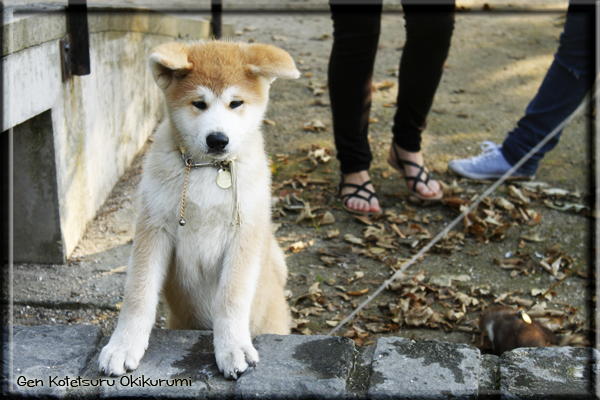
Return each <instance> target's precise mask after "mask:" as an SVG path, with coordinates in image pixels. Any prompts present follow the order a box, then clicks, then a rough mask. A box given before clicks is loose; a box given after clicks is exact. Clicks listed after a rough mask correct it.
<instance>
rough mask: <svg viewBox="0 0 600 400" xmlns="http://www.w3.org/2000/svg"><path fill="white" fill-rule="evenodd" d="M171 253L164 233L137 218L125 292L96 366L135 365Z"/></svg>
mask: <svg viewBox="0 0 600 400" xmlns="http://www.w3.org/2000/svg"><path fill="white" fill-rule="evenodd" d="M171 254H172V241H171V240H170V238H169V237H168V235H167V233H166V232H165V231H164V230H162V229H158V228H153V227H150V226H149V225H148V224H147V221H145V220H144V218H143V217H142V218H140V220H138V223H137V226H136V233H135V238H134V245H133V254H132V258H131V265H130V266H129V268H128V269H127V279H126V282H125V296H124V299H123V305H122V306H121V312H120V314H119V321H118V323H117V328H116V329H115V331H114V332H113V334H112V336H111V338H110V341H109V342H108V344H107V345H106V346H105V347H104V349H102V352H101V353H100V357H99V358H98V363H99V366H98V369H99V370H100V372H102V373H104V374H106V375H113V376H119V375H123V374H124V373H125V372H129V371H133V370H134V369H136V368H137V367H138V365H139V363H140V360H141V359H142V357H143V355H144V352H145V351H146V349H147V348H148V339H149V337H150V332H151V330H152V326H153V325H154V318H155V316H156V306H157V303H158V296H159V294H160V291H161V288H162V285H163V281H164V277H165V273H166V270H167V267H168V264H169V262H170V258H171Z"/></svg>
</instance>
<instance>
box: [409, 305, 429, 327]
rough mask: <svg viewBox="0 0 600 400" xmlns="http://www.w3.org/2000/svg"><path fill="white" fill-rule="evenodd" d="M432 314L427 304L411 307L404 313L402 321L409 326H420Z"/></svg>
mask: <svg viewBox="0 0 600 400" xmlns="http://www.w3.org/2000/svg"><path fill="white" fill-rule="evenodd" d="M431 316H433V310H432V309H431V308H429V307H427V306H425V307H418V308H413V309H412V310H410V311H409V312H407V313H406V315H405V317H404V321H405V322H406V325H409V326H420V325H424V324H425V323H426V322H427V320H428V319H429V318H430V317H431Z"/></svg>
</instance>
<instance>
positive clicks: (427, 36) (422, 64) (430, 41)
mask: <svg viewBox="0 0 600 400" xmlns="http://www.w3.org/2000/svg"><path fill="white" fill-rule="evenodd" d="M440 3H441V2H440ZM402 7H403V10H404V18H405V21H406V43H405V46H404V50H403V52H402V58H401V60H400V76H399V88H398V99H397V107H398V109H397V111H396V115H395V116H394V126H393V128H392V132H393V134H394V140H393V142H392V146H394V145H395V148H394V147H390V152H389V156H390V160H391V164H392V165H395V166H397V167H398V169H400V170H401V171H402V172H403V173H404V175H405V176H406V177H417V176H418V177H419V178H420V179H417V180H416V181H417V182H416V185H415V186H414V190H415V191H416V195H420V196H421V197H425V198H429V197H431V198H439V197H441V192H440V185H439V183H438V182H436V181H434V180H430V181H428V182H427V184H425V183H424V182H420V183H419V181H420V180H422V181H427V174H426V172H422V170H421V168H420V166H423V154H422V152H421V133H422V132H423V131H424V130H425V127H426V125H427V123H426V121H427V115H428V113H429V110H430V108H431V105H432V103H433V98H434V96H435V92H436V90H437V88H438V85H439V83H440V80H441V77H442V73H443V69H444V63H445V62H446V58H447V57H448V51H449V49H450V39H451V37H452V32H453V30H454V0H450V1H448V0H446V1H445V2H443V4H437V5H418V4H417V5H415V4H414V2H412V3H410V4H404V2H403V5H402ZM394 150H395V151H394ZM398 158H399V159H401V160H405V161H408V162H407V163H398V160H397V159H398ZM417 166H419V167H417ZM406 183H407V185H408V187H409V189H411V190H412V189H413V185H414V184H415V180H414V179H407V182H406Z"/></svg>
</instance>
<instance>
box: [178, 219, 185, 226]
mask: <svg viewBox="0 0 600 400" xmlns="http://www.w3.org/2000/svg"><path fill="white" fill-rule="evenodd" d="M179 225H181V226H184V225H185V219H183V218H181V219H180V220H179Z"/></svg>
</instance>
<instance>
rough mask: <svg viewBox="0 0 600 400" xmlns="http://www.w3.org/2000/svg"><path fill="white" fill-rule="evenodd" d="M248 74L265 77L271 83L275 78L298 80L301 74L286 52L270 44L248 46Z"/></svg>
mask: <svg viewBox="0 0 600 400" xmlns="http://www.w3.org/2000/svg"><path fill="white" fill-rule="evenodd" d="M247 57H248V64H249V65H248V66H247V68H248V72H250V74H252V75H257V76H264V77H265V78H268V79H269V80H270V81H271V82H272V81H274V80H275V78H287V79H296V78H298V77H300V72H298V70H297V69H296V65H295V64H294V60H293V59H292V56H290V55H289V54H288V53H287V52H286V51H285V50H282V49H280V48H279V47H275V46H271V45H270V44H250V45H248V56H247Z"/></svg>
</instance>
